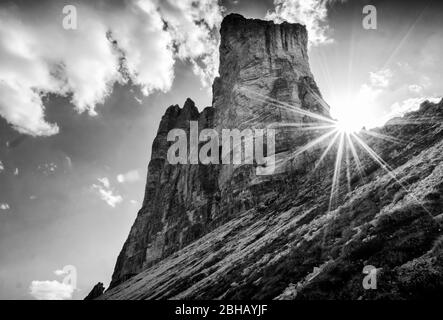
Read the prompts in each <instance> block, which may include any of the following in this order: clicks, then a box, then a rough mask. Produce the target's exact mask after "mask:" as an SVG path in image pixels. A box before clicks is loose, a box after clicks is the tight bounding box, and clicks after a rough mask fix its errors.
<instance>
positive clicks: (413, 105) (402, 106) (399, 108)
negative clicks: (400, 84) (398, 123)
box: [386, 97, 442, 120]
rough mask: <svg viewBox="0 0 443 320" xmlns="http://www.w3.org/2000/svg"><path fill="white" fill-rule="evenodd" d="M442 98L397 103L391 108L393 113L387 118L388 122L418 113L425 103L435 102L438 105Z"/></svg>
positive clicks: (424, 98)
mask: <svg viewBox="0 0 443 320" xmlns="http://www.w3.org/2000/svg"><path fill="white" fill-rule="evenodd" d="M441 99H442V97H421V98H409V99H406V100H403V101H401V102H395V103H394V104H393V105H392V106H391V108H390V109H391V111H390V112H389V114H388V115H387V116H386V120H389V119H392V118H394V117H401V116H403V115H404V114H405V113H407V112H411V111H416V110H418V109H419V108H420V105H421V104H422V103H423V102H425V101H429V102H433V103H438V102H440V101H441Z"/></svg>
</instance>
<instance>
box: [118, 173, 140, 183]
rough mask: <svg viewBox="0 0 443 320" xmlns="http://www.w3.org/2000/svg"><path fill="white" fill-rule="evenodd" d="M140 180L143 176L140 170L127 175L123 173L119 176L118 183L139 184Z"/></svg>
mask: <svg viewBox="0 0 443 320" xmlns="http://www.w3.org/2000/svg"><path fill="white" fill-rule="evenodd" d="M140 179H141V176H140V173H139V172H138V170H131V171H128V172H126V173H121V174H119V175H117V181H118V182H120V183H126V182H129V183H132V182H137V181H139V180H140Z"/></svg>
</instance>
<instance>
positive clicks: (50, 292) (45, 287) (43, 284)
mask: <svg viewBox="0 0 443 320" xmlns="http://www.w3.org/2000/svg"><path fill="white" fill-rule="evenodd" d="M29 291H30V294H31V295H32V296H33V297H34V298H36V299H37V300H65V299H71V298H72V294H73V293H74V287H73V286H71V285H69V284H66V283H62V282H58V281H57V280H52V281H49V280H46V281H38V280H35V281H32V282H31V285H30V287H29Z"/></svg>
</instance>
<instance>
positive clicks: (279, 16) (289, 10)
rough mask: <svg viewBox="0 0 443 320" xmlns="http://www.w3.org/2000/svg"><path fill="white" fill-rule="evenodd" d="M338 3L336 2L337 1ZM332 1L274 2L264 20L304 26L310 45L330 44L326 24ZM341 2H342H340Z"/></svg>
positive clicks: (283, 0)
mask: <svg viewBox="0 0 443 320" xmlns="http://www.w3.org/2000/svg"><path fill="white" fill-rule="evenodd" d="M337 1H338V0H337ZM332 2H336V1H334V0H274V6H275V9H274V11H271V12H268V13H267V14H266V17H265V19H268V20H273V21H275V22H279V23H280V22H283V21H287V22H290V23H296V22H297V23H301V24H304V25H305V26H306V29H307V31H308V37H309V44H310V45H320V44H326V43H331V42H332V41H333V40H332V38H331V37H330V34H329V33H330V28H329V26H328V24H327V18H328V8H327V5H328V4H329V3H332ZM341 2H343V1H341Z"/></svg>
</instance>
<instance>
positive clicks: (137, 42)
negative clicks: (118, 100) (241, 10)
mask: <svg viewBox="0 0 443 320" xmlns="http://www.w3.org/2000/svg"><path fill="white" fill-rule="evenodd" d="M75 6H76V7H77V12H78V15H77V17H78V29H77V30H65V29H64V28H63V25H62V19H63V14H62V8H63V3H62V2H59V1H55V0H53V1H45V2H43V3H42V8H37V6H34V5H28V4H27V3H26V4H22V5H20V4H14V5H11V4H10V3H8V2H7V3H3V4H0V116H2V117H3V118H5V119H6V120H7V121H8V122H9V123H10V124H11V125H12V126H14V127H15V128H16V129H17V130H18V131H20V132H22V133H26V134H30V135H43V136H44V135H53V134H56V133H58V131H59V128H58V126H57V124H56V123H49V122H47V121H46V119H45V108H44V105H43V100H42V97H43V96H44V95H46V94H49V93H54V94H58V95H62V96H69V97H70V98H71V102H72V103H73V104H74V105H75V107H76V109H77V110H78V111H79V112H85V111H86V112H89V113H90V114H91V115H95V114H96V110H95V107H96V105H97V104H99V103H103V102H104V100H105V98H106V97H107V96H108V95H109V94H110V93H111V90H112V87H113V84H114V83H116V82H125V81H128V79H131V80H132V82H133V83H134V84H136V85H139V86H140V87H141V88H142V91H143V93H144V94H145V95H149V94H151V93H152V92H153V91H156V90H160V91H167V90H169V89H170V88H171V86H172V82H173V79H174V63H175V60H176V59H181V60H189V61H191V63H192V64H193V66H194V71H195V73H196V74H198V75H201V76H202V78H203V79H204V81H205V82H208V81H210V79H211V80H212V78H213V77H214V76H215V73H216V69H217V59H216V54H217V51H218V50H217V39H216V36H215V35H216V32H215V29H216V27H217V26H218V25H219V24H220V22H221V9H220V7H219V6H218V4H217V0H184V1H160V0H147V1H124V2H122V3H121V4H119V5H116V4H115V3H114V2H112V3H111V2H108V1H97V2H94V3H91V2H89V1H88V2H87V1H80V2H76V4H75Z"/></svg>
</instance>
